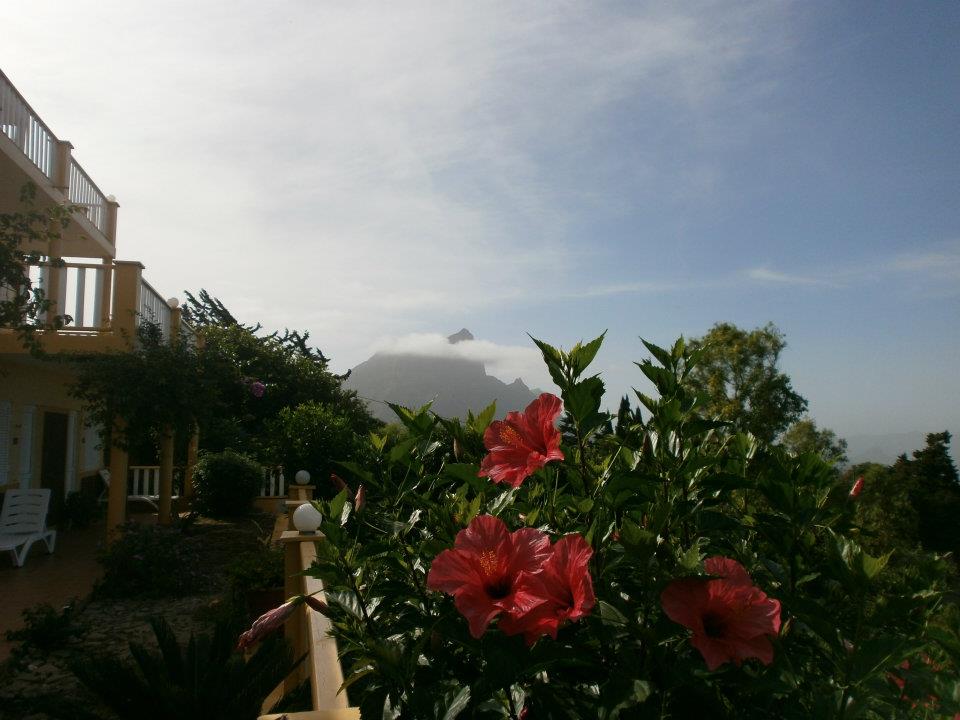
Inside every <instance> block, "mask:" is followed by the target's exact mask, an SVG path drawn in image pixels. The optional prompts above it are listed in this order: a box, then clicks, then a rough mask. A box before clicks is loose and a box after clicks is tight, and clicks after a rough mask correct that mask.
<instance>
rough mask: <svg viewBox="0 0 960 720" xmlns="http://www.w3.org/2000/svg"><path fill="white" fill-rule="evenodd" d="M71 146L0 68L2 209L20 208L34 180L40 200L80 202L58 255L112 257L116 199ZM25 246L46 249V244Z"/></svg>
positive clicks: (77, 203) (46, 202)
mask: <svg viewBox="0 0 960 720" xmlns="http://www.w3.org/2000/svg"><path fill="white" fill-rule="evenodd" d="M72 150H73V146H72V145H71V144H70V143H69V142H67V141H66V140H60V139H58V138H57V136H56V135H54V134H53V131H52V130H50V128H49V127H47V125H46V124H45V123H44V122H43V120H41V119H40V116H39V115H37V113H36V112H34V110H33V108H31V107H30V104H29V103H28V102H27V101H26V100H25V99H24V98H23V96H22V95H21V94H20V93H19V92H18V91H17V89H16V88H15V87H14V86H13V83H11V82H10V80H9V79H8V78H7V76H6V75H5V74H4V73H3V71H0V213H8V212H16V211H18V210H20V209H22V204H21V203H20V190H21V188H22V187H23V186H24V185H25V184H26V183H28V182H32V183H33V184H34V185H36V186H37V202H38V204H40V205H41V206H42V205H50V204H61V205H62V204H67V203H68V204H71V205H76V206H78V207H79V208H80V209H79V210H78V211H77V212H75V213H74V214H73V218H72V219H71V222H70V225H69V227H67V229H66V231H65V232H64V234H63V242H62V246H61V248H60V253H59V254H60V255H62V256H65V257H84V258H113V257H115V256H116V225H117V207H118V205H117V202H116V201H115V200H114V199H113V198H112V197H110V196H106V195H104V193H103V191H102V190H100V188H99V187H97V184H96V183H95V182H94V181H93V180H92V179H91V178H90V176H89V175H88V174H87V172H86V171H85V170H84V169H83V168H82V167H81V166H80V163H78V162H77V161H76V160H75V159H74V158H73V155H72ZM27 249H28V250H39V251H42V252H48V251H49V249H48V248H46V247H37V248H27Z"/></svg>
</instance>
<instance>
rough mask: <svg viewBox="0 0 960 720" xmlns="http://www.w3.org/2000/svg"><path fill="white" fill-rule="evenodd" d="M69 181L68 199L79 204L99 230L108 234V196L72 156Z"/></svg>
mask: <svg viewBox="0 0 960 720" xmlns="http://www.w3.org/2000/svg"><path fill="white" fill-rule="evenodd" d="M69 183H70V184H69V187H68V190H67V200H69V201H70V202H71V203H72V204H74V205H78V206H79V207H80V209H81V210H82V212H83V213H84V214H85V215H86V216H87V219H88V220H89V221H90V222H92V223H93V224H94V226H95V227H96V228H97V230H99V231H100V232H102V233H103V234H104V235H106V234H107V198H106V196H105V195H104V194H103V193H102V192H101V191H100V188H98V187H97V184H96V183H95V182H94V181H93V180H91V179H90V176H89V175H87V173H86V172H85V171H84V169H83V168H82V167H80V163H78V162H77V161H76V160H73V159H72V158H71V160H70V177H69Z"/></svg>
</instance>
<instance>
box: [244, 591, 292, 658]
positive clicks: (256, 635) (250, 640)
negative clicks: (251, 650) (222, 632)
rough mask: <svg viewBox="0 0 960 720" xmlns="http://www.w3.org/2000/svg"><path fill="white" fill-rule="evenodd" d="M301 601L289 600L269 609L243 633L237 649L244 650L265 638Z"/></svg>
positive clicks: (281, 623) (279, 625)
mask: <svg viewBox="0 0 960 720" xmlns="http://www.w3.org/2000/svg"><path fill="white" fill-rule="evenodd" d="M300 603H301V599H293V600H288V601H287V602H285V603H284V604H283V605H280V606H279V607H275V608H274V609H273V610H269V611H267V612H265V613H264V614H263V615H261V616H260V617H258V618H257V619H256V620H254V621H253V625H251V626H250V629H249V630H247V631H246V632H245V633H243V634H242V635H241V636H240V638H239V639H238V640H237V650H239V651H240V652H243V651H244V650H246V649H247V648H248V647H250V646H251V645H254V644H256V643H258V642H260V641H261V640H263V638H265V637H266V636H267V635H269V634H270V633H272V632H273V631H274V630H276V629H278V628H280V627H281V626H282V625H283V623H285V622H286V620H287V618H288V617H290V615H292V614H293V611H294V610H296V609H297V605H299V604H300Z"/></svg>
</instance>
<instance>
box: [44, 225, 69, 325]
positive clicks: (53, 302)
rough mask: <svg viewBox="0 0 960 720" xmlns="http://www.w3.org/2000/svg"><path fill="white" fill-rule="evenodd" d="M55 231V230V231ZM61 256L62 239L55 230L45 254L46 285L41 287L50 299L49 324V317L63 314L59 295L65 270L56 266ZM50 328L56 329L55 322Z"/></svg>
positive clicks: (48, 322)
mask: <svg viewBox="0 0 960 720" xmlns="http://www.w3.org/2000/svg"><path fill="white" fill-rule="evenodd" d="M55 232H56V231H55ZM62 256H63V241H62V240H61V239H60V234H59V232H57V236H56V237H55V238H54V239H53V240H51V241H50V247H49V252H48V254H47V262H48V263H49V266H48V267H47V283H48V285H47V287H45V288H44V289H43V292H44V295H45V296H46V299H47V300H49V301H50V309H49V310H48V311H47V313H46V317H47V324H50V319H51V318H53V317H54V316H56V315H62V314H63V307H64V298H62V297H61V296H60V295H61V292H60V291H61V289H62V288H61V285H62V284H63V283H62V280H61V278H62V277H63V274H64V273H65V272H66V270H65V269H64V268H62V267H57V263H58V261H60V260H61V259H62ZM51 330H54V331H56V324H53V325H52V326H51Z"/></svg>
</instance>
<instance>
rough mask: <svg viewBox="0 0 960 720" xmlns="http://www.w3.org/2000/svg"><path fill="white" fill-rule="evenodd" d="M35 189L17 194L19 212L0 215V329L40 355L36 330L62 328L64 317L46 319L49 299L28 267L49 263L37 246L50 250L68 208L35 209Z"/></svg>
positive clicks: (66, 218) (67, 219)
mask: <svg viewBox="0 0 960 720" xmlns="http://www.w3.org/2000/svg"><path fill="white" fill-rule="evenodd" d="M36 192H37V188H36V186H35V185H33V184H32V183H30V184H27V185H25V186H24V187H23V189H22V190H21V191H20V201H21V203H22V204H23V206H24V209H23V210H22V211H21V212H16V213H2V214H0V327H3V328H11V329H13V330H14V331H16V333H17V335H18V336H19V337H20V339H21V341H22V342H23V345H24V347H26V348H28V349H29V350H30V351H31V352H33V353H39V352H41V346H40V341H39V339H38V338H37V336H36V333H37V331H38V330H44V329H48V328H57V329H59V328H61V327H63V326H64V325H65V324H66V323H68V322H70V319H71V318H70V317H69V316H66V315H54V316H47V313H48V311H49V310H50V300H49V299H48V298H47V297H46V295H45V293H44V291H43V288H40V287H37V286H36V285H34V284H33V282H32V281H31V279H30V273H29V268H30V266H31V265H37V264H39V263H42V262H50V263H51V264H54V263H57V262H61V263H62V261H59V260H51V259H50V258H49V257H48V256H47V255H46V254H45V253H44V252H42V251H40V250H37V249H35V248H36V247H37V245H41V246H44V247H47V248H49V246H50V243H51V242H52V241H54V240H57V239H58V238H59V237H60V235H61V233H62V232H63V230H65V229H66V227H67V225H68V224H69V222H70V215H71V212H72V211H73V209H74V208H73V207H71V206H62V205H52V206H50V207H46V208H42V209H37V208H36V207H34V202H35V198H36Z"/></svg>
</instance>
